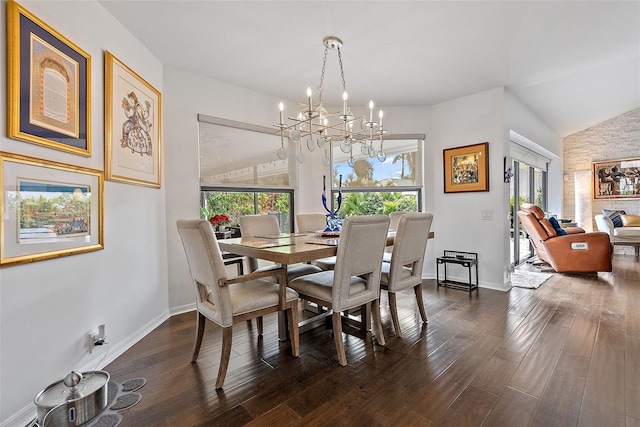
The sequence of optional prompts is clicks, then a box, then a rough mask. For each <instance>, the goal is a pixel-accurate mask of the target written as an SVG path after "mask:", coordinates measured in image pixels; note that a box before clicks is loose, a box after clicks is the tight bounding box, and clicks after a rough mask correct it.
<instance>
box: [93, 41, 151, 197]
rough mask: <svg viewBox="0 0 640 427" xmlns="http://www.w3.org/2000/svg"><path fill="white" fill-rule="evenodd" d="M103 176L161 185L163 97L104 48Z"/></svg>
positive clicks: (143, 183) (148, 185) (145, 184)
mask: <svg viewBox="0 0 640 427" xmlns="http://www.w3.org/2000/svg"><path fill="white" fill-rule="evenodd" d="M104 114H105V127H104V128H105V173H106V179H108V180H110V181H119V182H124V183H127V184H135V185H143V186H147V187H154V188H160V178H161V172H160V165H161V157H162V144H161V140H160V139H161V135H162V132H161V129H162V127H161V114H162V97H161V94H160V92H158V91H157V90H156V89H155V88H154V87H153V86H151V85H150V84H149V83H147V82H146V81H145V80H144V79H143V78H142V77H140V76H139V75H138V74H136V73H135V72H134V71H133V70H131V69H130V68H129V67H127V66H126V65H125V64H123V63H122V62H121V61H120V60H119V59H118V58H116V57H115V56H113V55H112V54H111V53H110V52H105V110H104Z"/></svg>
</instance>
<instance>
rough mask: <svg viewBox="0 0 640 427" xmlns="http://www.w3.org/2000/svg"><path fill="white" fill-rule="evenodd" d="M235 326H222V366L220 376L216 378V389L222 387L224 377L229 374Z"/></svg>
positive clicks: (219, 368)
mask: <svg viewBox="0 0 640 427" xmlns="http://www.w3.org/2000/svg"><path fill="white" fill-rule="evenodd" d="M232 338H233V326H229V327H227V328H222V353H221V354H220V366H219V367H218V378H217V379H216V389H219V388H222V384H224V378H225V377H226V376H227V368H228V367H229V359H230V358H231V342H232V341H233V339H232Z"/></svg>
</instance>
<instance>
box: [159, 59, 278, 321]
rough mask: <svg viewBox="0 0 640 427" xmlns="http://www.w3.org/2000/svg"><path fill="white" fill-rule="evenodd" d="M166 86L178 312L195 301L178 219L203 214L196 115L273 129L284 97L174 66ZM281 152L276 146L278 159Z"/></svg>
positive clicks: (172, 284)
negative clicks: (281, 98) (272, 126)
mask: <svg viewBox="0 0 640 427" xmlns="http://www.w3.org/2000/svg"><path fill="white" fill-rule="evenodd" d="M163 87H164V114H165V128H164V138H165V159H166V160H165V163H166V168H165V179H166V185H165V191H166V197H167V200H168V203H167V209H166V214H167V222H166V230H165V231H166V236H167V253H168V259H169V263H168V274H169V307H171V309H172V312H179V311H183V310H185V309H189V308H191V307H192V306H193V303H194V299H193V298H194V295H193V292H194V291H193V288H192V285H191V278H190V275H189V269H188V266H187V261H186V258H185V255H184V250H183V248H182V244H181V243H180V238H179V236H178V232H177V230H176V221H177V220H178V219H181V218H198V217H199V215H200V184H199V181H198V168H199V164H198V118H197V115H198V114H206V115H209V116H214V117H220V118H224V119H229V120H235V121H239V122H245V123H250V124H254V125H261V126H267V127H270V126H271V125H272V123H274V120H277V117H278V103H279V102H280V99H277V98H275V97H273V96H270V95H266V94H262V93H258V92H254V91H250V90H247V89H243V88H240V87H238V86H233V85H229V84H226V83H223V82H220V81H216V80H211V79H208V78H205V77H203V76H199V75H195V74H191V73H188V72H185V71H182V70H179V69H176V68H172V67H165V69H164V83H163ZM238 149H239V150H242V147H238ZM277 149H278V147H277V146H274V148H273V156H274V158H275V152H276V150H277Z"/></svg>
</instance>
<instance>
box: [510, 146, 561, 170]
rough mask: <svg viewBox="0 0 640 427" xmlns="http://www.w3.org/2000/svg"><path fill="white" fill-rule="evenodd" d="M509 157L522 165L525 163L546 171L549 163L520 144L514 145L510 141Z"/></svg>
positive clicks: (549, 160) (540, 155)
mask: <svg viewBox="0 0 640 427" xmlns="http://www.w3.org/2000/svg"><path fill="white" fill-rule="evenodd" d="M509 156H511V158H512V159H513V160H517V161H519V162H522V163H526V164H527V165H529V166H533V167H535V168H538V169H541V170H543V171H545V172H546V171H547V165H548V164H549V162H551V159H549V158H547V157H545V156H543V155H542V154H540V153H537V152H535V151H533V150H531V149H530V148H527V147H523V146H522V145H520V144H516V143H515V142H513V141H511V142H510V145H509Z"/></svg>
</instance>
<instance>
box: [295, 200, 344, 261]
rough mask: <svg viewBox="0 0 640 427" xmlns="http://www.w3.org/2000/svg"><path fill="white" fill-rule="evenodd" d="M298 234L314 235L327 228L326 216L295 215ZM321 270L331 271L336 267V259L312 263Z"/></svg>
mask: <svg viewBox="0 0 640 427" xmlns="http://www.w3.org/2000/svg"><path fill="white" fill-rule="evenodd" d="M296 223H297V224H298V232H300V233H315V232H316V231H320V230H324V229H325V228H326V227H327V216H326V215H325V214H323V213H301V214H297V215H296ZM312 264H313V265H317V266H318V267H320V268H321V269H323V270H333V269H334V268H335V266H336V257H334V256H332V257H327V258H320V259H316V260H314V261H313V262H312Z"/></svg>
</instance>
